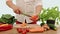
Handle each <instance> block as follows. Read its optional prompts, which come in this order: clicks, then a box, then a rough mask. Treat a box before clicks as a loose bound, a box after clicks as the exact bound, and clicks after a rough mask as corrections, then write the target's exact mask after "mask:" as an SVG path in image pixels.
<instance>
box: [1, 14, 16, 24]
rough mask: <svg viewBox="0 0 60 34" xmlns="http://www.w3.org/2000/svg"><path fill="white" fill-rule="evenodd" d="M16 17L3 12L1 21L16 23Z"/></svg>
mask: <svg viewBox="0 0 60 34" xmlns="http://www.w3.org/2000/svg"><path fill="white" fill-rule="evenodd" d="M15 21H16V19H15V17H14V16H12V15H10V14H3V15H2V16H1V18H0V23H7V24H14V22H15Z"/></svg>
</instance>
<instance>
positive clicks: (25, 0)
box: [16, 0, 42, 23]
mask: <svg viewBox="0 0 60 34" xmlns="http://www.w3.org/2000/svg"><path fill="white" fill-rule="evenodd" d="M16 5H17V6H18V7H19V8H21V11H22V12H23V13H24V14H27V15H30V16H32V15H33V14H34V13H35V12H36V9H35V8H36V6H37V5H42V0H16ZM16 19H17V20H18V21H19V22H25V20H26V22H27V23H31V22H33V21H32V20H30V17H28V16H25V15H23V14H20V15H19V14H16Z"/></svg>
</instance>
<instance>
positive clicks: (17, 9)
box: [13, 7, 21, 14]
mask: <svg viewBox="0 0 60 34" xmlns="http://www.w3.org/2000/svg"><path fill="white" fill-rule="evenodd" d="M13 11H14V13H16V14H21V10H20V9H19V8H18V7H15V8H14V9H13Z"/></svg>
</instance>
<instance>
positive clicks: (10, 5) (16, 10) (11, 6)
mask: <svg viewBox="0 0 60 34" xmlns="http://www.w3.org/2000/svg"><path fill="white" fill-rule="evenodd" d="M6 4H7V5H8V6H9V7H10V8H12V9H13V11H14V12H15V13H16V14H20V13H21V12H20V11H21V10H20V8H18V7H17V6H16V5H15V4H13V2H12V0H7V1H6Z"/></svg>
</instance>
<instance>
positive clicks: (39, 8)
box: [35, 5, 42, 15]
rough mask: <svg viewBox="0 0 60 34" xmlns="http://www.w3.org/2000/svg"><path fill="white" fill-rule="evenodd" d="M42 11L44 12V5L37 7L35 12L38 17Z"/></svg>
mask: <svg viewBox="0 0 60 34" xmlns="http://www.w3.org/2000/svg"><path fill="white" fill-rule="evenodd" d="M41 10H42V5H38V6H36V12H35V14H36V15H38V14H39V13H40V12H41Z"/></svg>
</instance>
